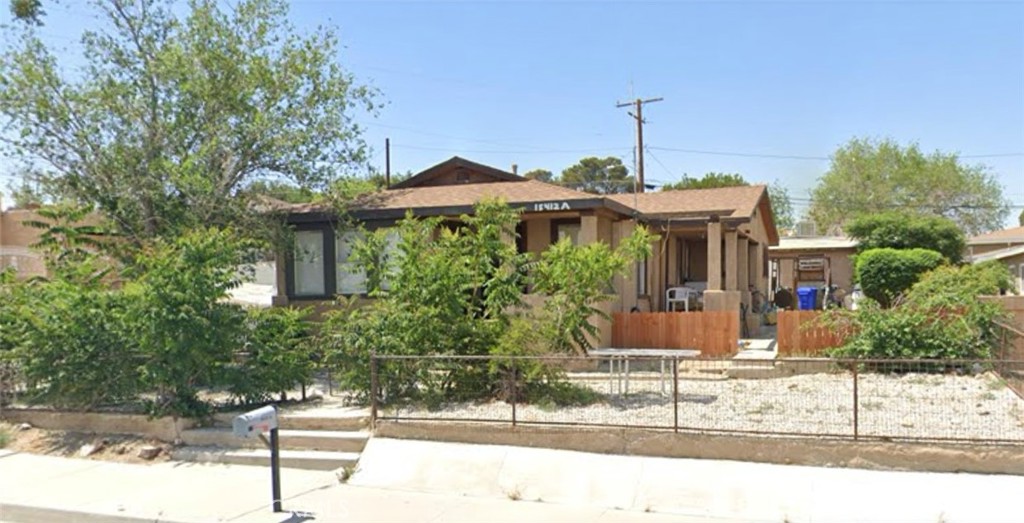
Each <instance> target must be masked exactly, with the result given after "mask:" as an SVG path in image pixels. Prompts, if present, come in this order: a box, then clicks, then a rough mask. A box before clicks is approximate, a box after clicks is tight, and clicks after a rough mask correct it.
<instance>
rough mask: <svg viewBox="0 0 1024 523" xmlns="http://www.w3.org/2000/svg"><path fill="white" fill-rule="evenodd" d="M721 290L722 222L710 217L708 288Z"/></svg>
mask: <svg viewBox="0 0 1024 523" xmlns="http://www.w3.org/2000/svg"><path fill="white" fill-rule="evenodd" d="M707 290H710V291H720V290H722V222H720V221H718V217H717V216H715V217H712V221H710V222H708V288H707Z"/></svg>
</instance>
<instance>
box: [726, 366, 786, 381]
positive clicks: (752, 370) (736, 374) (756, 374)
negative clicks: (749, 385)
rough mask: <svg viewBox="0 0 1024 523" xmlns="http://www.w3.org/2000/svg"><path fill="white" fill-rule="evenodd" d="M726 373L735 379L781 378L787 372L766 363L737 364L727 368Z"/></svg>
mask: <svg viewBox="0 0 1024 523" xmlns="http://www.w3.org/2000/svg"><path fill="white" fill-rule="evenodd" d="M725 375H726V376H728V377H730V378H734V379H747V380H757V379H770V378H780V377H782V376H784V375H785V374H784V373H783V372H782V371H780V370H779V369H776V368H775V367H769V366H764V365H742V366H741V365H737V366H733V367H729V368H728V369H726V370H725Z"/></svg>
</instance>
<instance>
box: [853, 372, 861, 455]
mask: <svg viewBox="0 0 1024 523" xmlns="http://www.w3.org/2000/svg"><path fill="white" fill-rule="evenodd" d="M858 366H859V365H858V364H857V362H854V363H853V440H854V441H857V440H858V439H860V419H859V416H860V408H859V405H860V399H859V397H858V396H859V395H858V391H857V385H858V382H859V381H860V380H859V379H858V376H857V367H858Z"/></svg>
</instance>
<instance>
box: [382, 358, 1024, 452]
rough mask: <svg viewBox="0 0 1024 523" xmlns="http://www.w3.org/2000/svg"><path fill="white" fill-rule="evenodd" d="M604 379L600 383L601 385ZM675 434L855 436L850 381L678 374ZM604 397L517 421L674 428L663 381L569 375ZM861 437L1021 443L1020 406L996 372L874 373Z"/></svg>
mask: <svg viewBox="0 0 1024 523" xmlns="http://www.w3.org/2000/svg"><path fill="white" fill-rule="evenodd" d="M602 376H603V377H602ZM679 378H680V379H679V427H680V428H685V429H701V430H723V431H737V430H738V431H755V432H770V433H794V434H807V435H841V436H852V434H853V380H852V378H851V375H850V374H848V373H816V374H801V375H795V376H789V377H778V378H770V379H726V378H724V377H723V376H720V375H717V374H701V373H698V372H693V373H681V374H680V376H679ZM570 379H572V380H573V381H574V382H575V383H577V384H580V385H585V386H587V387H590V388H592V389H594V390H595V391H596V392H598V393H600V394H601V397H602V400H601V401H600V402H598V403H595V404H592V405H588V406H580V407H550V406H537V405H518V406H517V411H516V418H517V420H518V421H522V422H529V421H538V422H553V423H588V424H614V425H625V426H647V427H666V428H671V427H672V424H673V410H674V407H673V402H672V397H671V380H670V379H669V383H666V384H665V387H666V391H667V392H668V394H662V393H661V385H662V384H661V382H659V380H658V374H657V373H633V375H632V377H631V380H630V387H629V394H628V395H620V394H609V380H608V377H607V375H600V374H589V375H588V374H572V375H570ZM858 393H859V403H858V405H859V412H858V415H859V420H858V423H859V431H860V434H861V435H862V436H878V437H891V438H963V439H982V440H1014V441H1021V442H1024V400H1021V399H1020V398H1019V397H1018V396H1017V395H1016V394H1014V392H1013V391H1012V390H1010V389H1009V388H1007V387H1006V385H1005V384H1004V383H1003V382H1002V381H1001V380H999V378H998V377H997V376H995V375H993V374H990V373H985V374H978V375H964V376H959V375H951V374H874V373H864V374H861V375H860V378H859V381H858ZM384 415H385V416H397V417H400V418H401V417H418V418H455V419H465V420H473V419H478V420H479V419H487V420H507V421H511V415H512V413H511V407H510V405H508V404H507V403H504V402H489V403H460V404H447V405H445V406H443V407H442V408H440V409H434V410H428V409H426V408H417V407H405V408H401V409H397V410H395V409H389V410H386V411H385V412H384Z"/></svg>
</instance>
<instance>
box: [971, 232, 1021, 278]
mask: <svg viewBox="0 0 1024 523" xmlns="http://www.w3.org/2000/svg"><path fill="white" fill-rule="evenodd" d="M967 254H968V259H969V260H970V261H971V263H982V262H986V261H991V260H999V261H1001V262H1002V263H1005V264H1006V266H1007V267H1009V269H1010V272H1011V273H1012V274H1013V277H1014V279H1015V280H1016V281H1017V292H1019V293H1024V227H1011V228H1009V229H1003V230H1001V231H995V232H990V233H987V234H981V235H979V236H975V237H973V238H970V239H969V240H967Z"/></svg>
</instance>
